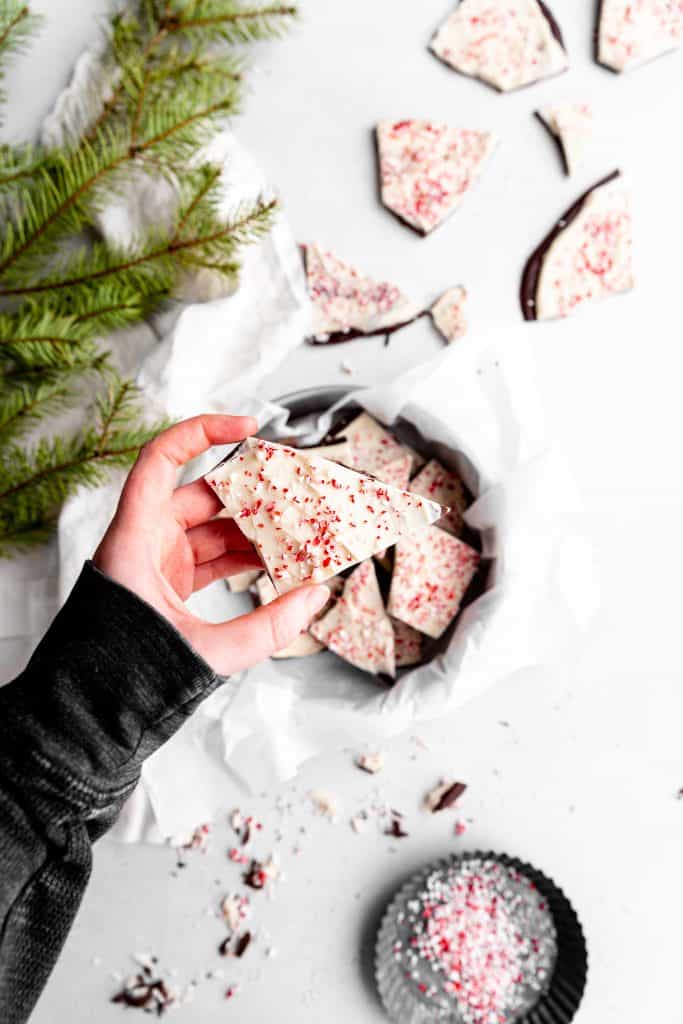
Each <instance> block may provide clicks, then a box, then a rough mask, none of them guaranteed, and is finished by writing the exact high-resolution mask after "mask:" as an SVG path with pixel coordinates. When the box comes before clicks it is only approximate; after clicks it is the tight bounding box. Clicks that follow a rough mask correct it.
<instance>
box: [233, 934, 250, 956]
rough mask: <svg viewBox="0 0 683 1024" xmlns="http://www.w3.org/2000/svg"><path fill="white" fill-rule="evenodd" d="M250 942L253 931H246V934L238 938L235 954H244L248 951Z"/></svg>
mask: <svg viewBox="0 0 683 1024" xmlns="http://www.w3.org/2000/svg"><path fill="white" fill-rule="evenodd" d="M250 942H251V932H245V933H244V935H240V937H239V939H238V940H237V945H236V946H235V953H234V955H235V956H237V957H241V956H244V954H245V953H246V951H247V947H248V945H249V943H250Z"/></svg>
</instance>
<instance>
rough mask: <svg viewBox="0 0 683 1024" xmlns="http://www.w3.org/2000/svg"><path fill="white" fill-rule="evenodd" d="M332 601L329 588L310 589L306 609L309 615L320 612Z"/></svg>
mask: <svg viewBox="0 0 683 1024" xmlns="http://www.w3.org/2000/svg"><path fill="white" fill-rule="evenodd" d="M329 599H330V592H329V590H328V589H327V587H323V586H318V587H310V588H309V591H308V593H307V595H306V607H307V611H308V613H309V615H315V614H316V612H319V611H320V609H321V608H323V607H324V606H325V605H326V604H327V602H328V601H329Z"/></svg>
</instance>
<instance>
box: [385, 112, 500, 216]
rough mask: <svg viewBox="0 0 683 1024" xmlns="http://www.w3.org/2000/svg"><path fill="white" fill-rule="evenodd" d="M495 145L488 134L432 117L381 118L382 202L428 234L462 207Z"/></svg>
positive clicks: (491, 136) (397, 214)
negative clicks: (445, 122) (435, 119)
mask: <svg viewBox="0 0 683 1024" xmlns="http://www.w3.org/2000/svg"><path fill="white" fill-rule="evenodd" d="M494 147H495V140H494V137H493V135H492V134H491V133H490V132H479V131H471V130H469V129H466V128H451V127H450V126H449V125H447V124H438V123H436V122H434V121H416V120H405V121H382V122H380V124H378V125H377V151H378V155H379V176H380V191H381V196H382V202H383V203H384V205H385V206H386V207H387V209H389V210H391V211H392V213H395V214H396V216H397V217H399V218H400V220H402V221H404V222H405V223H406V224H408V225H410V227H412V228H415V230H416V231H419V232H420V234H423V235H426V234H428V233H429V232H430V231H433V230H434V228H436V227H438V225H439V224H441V223H442V222H443V221H444V220H445V219H446V218H447V217H448V216H449V215H450V214H451V213H453V211H454V210H455V209H456V208H457V207H458V206H459V205H460V203H461V202H462V199H463V197H464V195H465V193H466V192H468V191H469V189H470V188H471V187H472V185H473V184H474V182H475V181H476V180H477V178H478V177H479V175H480V174H481V171H482V168H483V166H484V164H485V162H486V160H487V158H488V157H489V156H490V154H491V153H492V152H493V149H494Z"/></svg>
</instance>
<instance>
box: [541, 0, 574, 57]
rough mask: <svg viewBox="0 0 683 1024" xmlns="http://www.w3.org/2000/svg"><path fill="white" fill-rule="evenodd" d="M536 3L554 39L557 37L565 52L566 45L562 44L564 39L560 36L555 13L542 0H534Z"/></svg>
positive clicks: (560, 32) (560, 31)
mask: <svg viewBox="0 0 683 1024" xmlns="http://www.w3.org/2000/svg"><path fill="white" fill-rule="evenodd" d="M536 3H537V4H538V6H539V7H540V9H541V14H542V15H543V17H544V18H545V20H546V21H547V22H548V24H549V25H550V31H551V32H552V34H553V35H554V36H555V39H557V41H558V43H559V44H560V46H561V47H562V49H563V50H564V52H565V53H566V52H567V47H566V46H565V45H564V39H563V38H562V30H561V28H560V26H559V25H558V23H557V20H556V18H555V15H554V14H553V12H552V11H551V10H550V8H549V7H548V5H547V4H544V3H543V0H536Z"/></svg>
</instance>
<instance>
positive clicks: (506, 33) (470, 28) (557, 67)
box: [431, 0, 569, 92]
mask: <svg viewBox="0 0 683 1024" xmlns="http://www.w3.org/2000/svg"><path fill="white" fill-rule="evenodd" d="M431 49H432V51H433V52H434V53H435V54H436V55H437V57H440V58H441V59H442V60H444V61H446V63H447V64H450V66H451V67H452V68H455V70H456V71H460V72H461V73H462V74H464V75H471V76H473V77H474V78H480V79H481V80H482V81H484V82H488V83H489V85H492V86H493V87H494V88H496V89H499V90H500V91H501V92H508V91H509V90H510V89H519V88H520V87H521V86H523V85H530V84H531V83H532V82H537V81H539V79H542V78H548V77H549V76H550V75H557V74H559V72H560V71H564V70H565V69H566V68H567V67H568V66H569V61H568V59H567V54H566V53H565V51H564V49H563V48H562V46H560V44H559V42H558V41H557V39H556V38H555V36H554V35H553V32H552V29H551V27H550V24H549V22H548V19H547V18H546V17H545V15H544V14H543V11H542V10H541V8H540V6H539V4H538V3H537V0H505V2H504V3H503V2H502V0H461V2H460V3H459V4H458V6H457V7H456V8H455V10H454V11H453V13H452V14H451V15H450V16H449V17H448V18H447V19H446V21H445V22H444V23H443V24H442V25H441V27H440V28H439V29H438V31H437V33H436V35H435V36H434V38H433V39H432V42H431Z"/></svg>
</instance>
